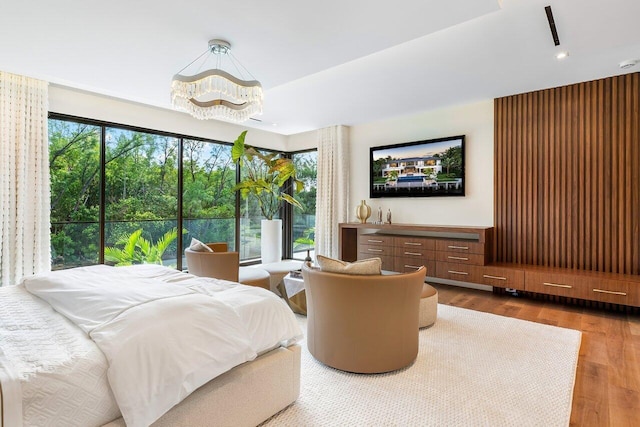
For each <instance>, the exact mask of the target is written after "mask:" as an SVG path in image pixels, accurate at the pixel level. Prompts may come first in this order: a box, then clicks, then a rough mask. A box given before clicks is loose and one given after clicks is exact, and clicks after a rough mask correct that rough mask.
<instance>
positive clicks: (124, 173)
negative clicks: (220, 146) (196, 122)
mask: <svg viewBox="0 0 640 427" xmlns="http://www.w3.org/2000/svg"><path fill="white" fill-rule="evenodd" d="M177 157H178V139H176V138H173V137H168V136H161V135H154V134H149V133H142V132H134V131H130V130H124V129H118V128H107V129H106V158H105V212H106V214H105V246H106V247H105V262H106V263H108V264H116V265H127V264H139V263H162V264H163V265H166V266H171V267H175V266H176V265H177V245H176V239H177V233H178V230H177V225H178V224H177V206H178V194H177V189H178V166H177Z"/></svg>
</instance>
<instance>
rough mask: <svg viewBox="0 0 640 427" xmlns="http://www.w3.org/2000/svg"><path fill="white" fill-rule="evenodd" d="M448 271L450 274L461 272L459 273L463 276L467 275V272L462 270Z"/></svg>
mask: <svg viewBox="0 0 640 427" xmlns="http://www.w3.org/2000/svg"><path fill="white" fill-rule="evenodd" d="M449 273H451V274H461V275H463V276H467V275H469V273H466V272H464V271H454V270H449Z"/></svg>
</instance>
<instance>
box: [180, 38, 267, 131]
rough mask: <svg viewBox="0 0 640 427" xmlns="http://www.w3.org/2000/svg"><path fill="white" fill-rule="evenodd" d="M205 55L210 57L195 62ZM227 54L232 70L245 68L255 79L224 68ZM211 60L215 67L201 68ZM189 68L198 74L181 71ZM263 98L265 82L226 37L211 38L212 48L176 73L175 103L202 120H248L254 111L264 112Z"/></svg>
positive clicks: (237, 70) (254, 113) (228, 67)
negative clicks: (242, 61) (239, 57)
mask: <svg viewBox="0 0 640 427" xmlns="http://www.w3.org/2000/svg"><path fill="white" fill-rule="evenodd" d="M207 53H208V54H209V55H207ZM205 55H207V56H206V58H204V60H202V61H200V62H199V64H198V65H197V66H196V65H195V63H196V62H198V60H199V59H201V58H202V57H203V56H205ZM211 58H214V59H213V60H211ZM224 58H229V62H230V64H229V66H227V67H226V68H227V69H228V70H233V71H235V72H236V73H240V74H241V73H242V72H241V71H240V70H244V71H245V72H246V73H247V74H248V77H250V78H251V80H243V79H242V78H244V76H241V77H242V78H240V77H236V76H234V75H232V74H231V73H229V72H227V71H225V70H223V69H222V66H223V64H224ZM208 60H211V63H212V64H213V65H214V68H213V69H210V70H206V71H202V72H200V70H201V69H202V68H203V67H204V66H205V65H206V63H207V61H208ZM238 65H239V66H238ZM192 66H193V67H192ZM187 69H192V70H194V71H195V72H196V73H197V74H194V75H183V74H181V73H182V72H184V71H185V70H187ZM262 98H263V95H262V85H260V82H259V81H257V80H255V78H254V77H253V76H252V75H251V73H249V71H247V69H246V68H245V67H244V66H243V65H242V64H240V62H239V61H238V60H237V59H236V58H235V57H234V56H233V55H232V54H231V44H229V42H227V41H225V40H219V39H214V40H209V47H208V49H207V50H206V51H205V52H204V53H202V55H200V56H199V57H198V58H196V59H194V60H193V61H192V62H191V63H189V65H187V66H186V67H184V68H183V69H182V70H180V71H179V72H178V74H176V75H174V76H173V80H172V81H171V103H172V105H173V107H174V108H176V109H179V110H184V111H186V112H187V113H189V114H191V115H192V116H193V117H195V118H197V119H201V120H204V119H222V120H227V121H231V122H244V121H246V120H248V119H249V118H250V117H251V116H253V115H256V114H262Z"/></svg>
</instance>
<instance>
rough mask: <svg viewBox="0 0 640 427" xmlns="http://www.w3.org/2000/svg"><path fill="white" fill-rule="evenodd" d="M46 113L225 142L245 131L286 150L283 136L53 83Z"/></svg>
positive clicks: (261, 143)
mask: <svg viewBox="0 0 640 427" xmlns="http://www.w3.org/2000/svg"><path fill="white" fill-rule="evenodd" d="M167 96H169V95H168V94H167ZM49 111H51V112H54V113H60V114H69V115H73V116H78V117H84V118H90V119H95V120H104V121H108V122H113V123H118V124H125V125H130V126H137V127H142V128H148V129H152V130H161V131H166V132H175V133H179V134H183V135H188V136H197V137H201V138H208V139H214V140H217V141H225V142H233V141H235V139H236V138H237V137H238V135H239V134H240V133H241V132H242V131H243V130H247V129H248V130H249V132H248V133H247V139H246V141H247V143H248V144H250V145H255V146H258V147H262V148H271V149H274V150H282V151H286V150H287V137H286V136H284V135H280V134H276V133H271V132H265V131H262V130H259V129H252V128H247V127H245V126H241V125H235V124H232V123H226V122H221V121H217V120H198V119H194V118H193V117H191V116H189V115H188V114H186V113H180V112H177V111H172V110H167V109H164V108H157V107H151V106H148V105H143V104H139V103H135V102H130V101H125V100H122V99H117V98H112V97H108V96H103V95H98V94H94V93H90V92H85V91H81V90H77V89H71V88H68V87H63V86H59V85H54V84H52V85H50V86H49Z"/></svg>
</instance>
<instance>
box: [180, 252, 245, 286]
mask: <svg viewBox="0 0 640 427" xmlns="http://www.w3.org/2000/svg"><path fill="white" fill-rule="evenodd" d="M207 246H209V247H210V248H211V249H213V252H198V251H192V250H191V249H189V248H187V249H185V250H184V254H185V256H186V258H187V268H188V269H189V273H191V274H194V275H196V276H201V277H215V278H216V279H223V280H230V281H232V282H237V281H238V271H239V267H240V255H239V254H238V252H228V246H227V244H226V243H207Z"/></svg>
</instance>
